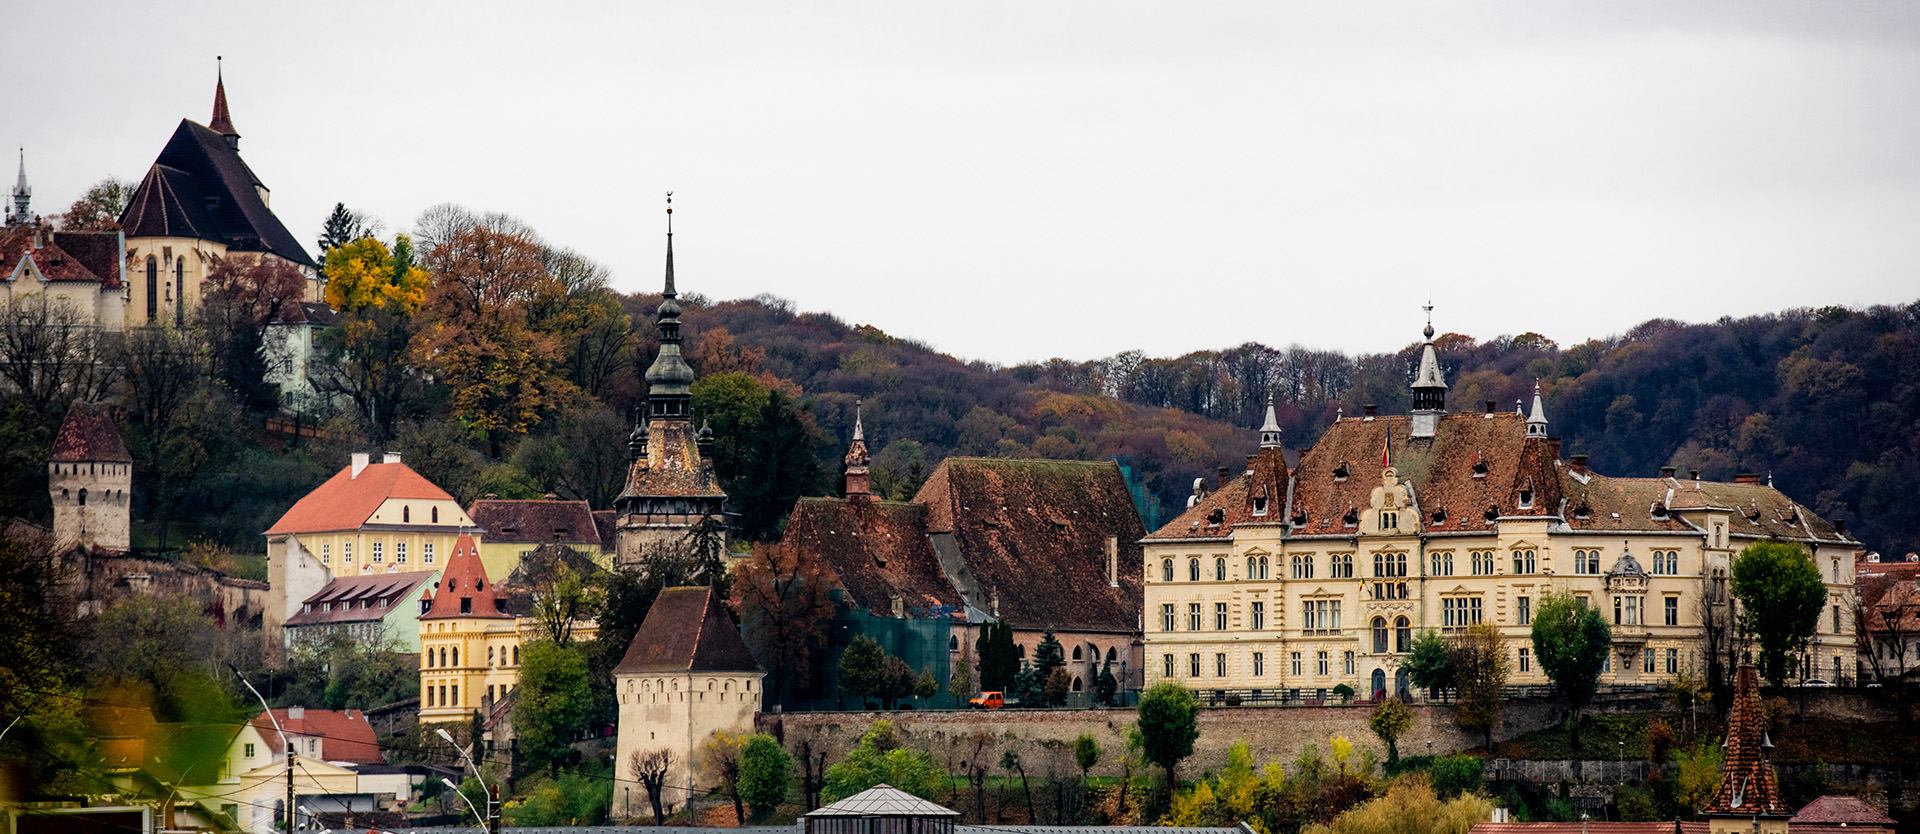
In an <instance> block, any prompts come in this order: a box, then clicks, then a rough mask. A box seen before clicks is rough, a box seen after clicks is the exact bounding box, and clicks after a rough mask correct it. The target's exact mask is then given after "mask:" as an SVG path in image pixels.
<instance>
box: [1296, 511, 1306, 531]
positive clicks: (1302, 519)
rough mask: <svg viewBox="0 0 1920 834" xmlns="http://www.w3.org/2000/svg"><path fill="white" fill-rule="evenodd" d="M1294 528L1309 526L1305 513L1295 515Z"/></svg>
mask: <svg viewBox="0 0 1920 834" xmlns="http://www.w3.org/2000/svg"><path fill="white" fill-rule="evenodd" d="M1293 526H1295V527H1305V526H1307V514H1306V512H1305V511H1302V512H1297V513H1294V514H1293Z"/></svg>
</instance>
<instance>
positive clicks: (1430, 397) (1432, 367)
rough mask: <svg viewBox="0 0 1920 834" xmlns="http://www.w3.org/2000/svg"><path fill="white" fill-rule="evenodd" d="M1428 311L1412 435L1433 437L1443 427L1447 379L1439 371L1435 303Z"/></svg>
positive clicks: (1415, 383) (1415, 379)
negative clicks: (1434, 342) (1441, 418)
mask: <svg viewBox="0 0 1920 834" xmlns="http://www.w3.org/2000/svg"><path fill="white" fill-rule="evenodd" d="M1422 309H1424V310H1426V311H1427V329H1426V330H1424V331H1422V332H1423V333H1424V334H1425V335H1426V337H1427V343H1426V344H1425V345H1424V346H1422V347H1421V349H1420V370H1419V372H1417V373H1415V374H1414V377H1413V427H1412V436H1414V437H1432V436H1433V435H1434V432H1435V431H1436V430H1437V429H1438V428H1439V426H1440V415H1441V414H1444V413H1446V410H1447V381H1446V379H1445V378H1444V377H1442V376H1441V374H1440V359H1439V357H1438V356H1436V355H1435V354H1434V350H1433V302H1431V301H1429V302H1427V303H1426V306H1425V307H1423V308H1422Z"/></svg>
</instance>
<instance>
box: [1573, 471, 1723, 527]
mask: <svg viewBox="0 0 1920 834" xmlns="http://www.w3.org/2000/svg"><path fill="white" fill-rule="evenodd" d="M1560 474H1561V481H1560V488H1561V490H1562V491H1563V493H1564V494H1565V495H1566V498H1567V506H1566V509H1565V510H1564V513H1565V515H1566V518H1567V526H1568V527H1570V528H1572V529H1573V530H1575V531H1578V532H1596V533H1612V532H1628V531H1632V532H1646V531H1660V532H1681V533H1697V532H1699V531H1698V529H1697V528H1695V527H1694V526H1693V525H1691V524H1688V523H1687V522H1686V520H1684V519H1682V518H1681V517H1680V516H1678V515H1676V514H1674V513H1671V512H1668V511H1667V495H1668V490H1669V484H1668V482H1667V480H1666V479H1664V478H1609V477H1606V476H1604V475H1598V474H1594V473H1593V472H1591V471H1589V472H1585V473H1579V472H1574V471H1573V470H1572V469H1571V468H1569V467H1565V466H1563V467H1561V469H1560Z"/></svg>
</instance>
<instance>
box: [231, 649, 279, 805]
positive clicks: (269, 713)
mask: <svg viewBox="0 0 1920 834" xmlns="http://www.w3.org/2000/svg"><path fill="white" fill-rule="evenodd" d="M227 668H228V669H232V670H233V676H234V677H236V678H239V679H240V682H241V683H243V684H246V686H247V691H248V692H251V693H253V697H255V698H259V699H260V708H261V709H263V710H266V713H267V720H268V721H271V722H273V731H274V732H276V733H279V734H280V742H281V743H282V744H285V745H286V746H287V834H293V811H294V808H293V739H292V738H290V737H288V736H287V731H286V730H284V729H282V728H281V727H280V719H278V718H275V717H273V707H270V706H267V699H266V697H264V696H262V695H261V694H260V690H258V689H254V688H253V682H252V681H249V680H247V676H246V675H242V674H240V667H238V666H235V665H233V664H231V663H229V664H227Z"/></svg>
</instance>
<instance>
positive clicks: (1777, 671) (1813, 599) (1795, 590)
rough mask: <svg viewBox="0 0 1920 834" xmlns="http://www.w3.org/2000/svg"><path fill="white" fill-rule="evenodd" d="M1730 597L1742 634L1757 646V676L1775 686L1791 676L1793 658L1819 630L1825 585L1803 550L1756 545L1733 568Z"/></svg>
mask: <svg viewBox="0 0 1920 834" xmlns="http://www.w3.org/2000/svg"><path fill="white" fill-rule="evenodd" d="M1733 595H1734V597H1735V598H1736V599H1738V600H1740V628H1741V630H1743V631H1746V632H1747V633H1750V634H1752V635H1754V637H1755V638H1756V639H1757V640H1758V641H1759V643H1760V671H1761V672H1762V673H1763V674H1765V675H1766V676H1767V680H1769V681H1772V682H1773V685H1774V686H1785V685H1786V683H1787V679H1788V678H1790V677H1792V676H1793V672H1794V668H1793V667H1794V663H1793V655H1794V654H1795V653H1797V652H1799V651H1800V650H1802V649H1804V648H1806V646H1807V642H1808V641H1809V640H1811V639H1813V634H1814V629H1815V627H1816V626H1818V625H1819V624H1820V609H1821V608H1822V607H1824V606H1825V605H1826V602H1827V585H1826V583H1825V582H1824V581H1822V580H1821V579H1820V569H1819V568H1818V567H1815V566H1814V564H1813V559H1812V558H1811V557H1810V556H1808V555H1807V551H1806V549H1805V548H1803V547H1801V546H1799V545H1797V544H1789V543H1787V542H1774V541H1766V542H1755V543H1753V544H1750V545H1747V546H1746V548H1744V549H1742V550H1741V551H1740V555H1739V556H1737V557H1735V559H1734V562H1733Z"/></svg>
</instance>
